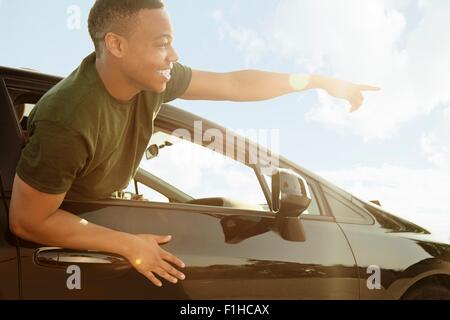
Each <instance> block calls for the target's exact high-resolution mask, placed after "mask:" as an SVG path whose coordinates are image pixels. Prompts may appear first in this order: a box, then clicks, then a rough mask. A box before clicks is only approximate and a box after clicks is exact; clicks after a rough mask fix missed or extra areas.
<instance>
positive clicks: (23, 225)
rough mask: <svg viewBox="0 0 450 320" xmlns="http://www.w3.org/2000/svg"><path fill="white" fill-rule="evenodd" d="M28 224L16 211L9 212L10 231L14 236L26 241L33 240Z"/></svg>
mask: <svg viewBox="0 0 450 320" xmlns="http://www.w3.org/2000/svg"><path fill="white" fill-rule="evenodd" d="M28 224H29V223H27V222H26V221H25V217H24V216H23V215H21V214H20V213H18V212H15V211H14V210H10V211H9V230H10V231H11V233H12V234H14V235H16V236H17V237H19V238H22V239H25V240H32V238H31V236H30V227H29V225H28Z"/></svg>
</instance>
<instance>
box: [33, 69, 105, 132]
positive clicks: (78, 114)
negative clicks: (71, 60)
mask: <svg viewBox="0 0 450 320" xmlns="http://www.w3.org/2000/svg"><path fill="white" fill-rule="evenodd" d="M102 99H103V96H102V95H100V94H99V93H98V90H96V88H95V83H94V81H93V80H92V79H90V78H89V77H86V76H85V75H83V74H82V73H81V71H80V70H79V69H77V70H75V71H74V72H73V73H72V74H70V75H69V76H68V77H67V78H64V79H63V80H61V81H60V82H59V83H57V84H56V85H55V86H54V87H53V88H51V89H50V90H49V91H48V92H47V93H46V94H45V95H44V96H42V98H41V99H40V100H39V101H38V103H37V104H36V106H35V108H34V110H33V111H32V114H31V115H30V120H29V121H30V122H29V124H30V126H33V124H34V123H35V122H38V121H46V122H50V123H53V124H55V125H58V126H60V127H68V128H72V129H74V130H79V129H80V126H79V124H80V123H82V122H86V121H88V122H89V121H91V120H92V119H95V118H96V114H97V113H98V112H99V108H96V106H99V105H101V104H102V103H103V101H102ZM80 121H81V122H80Z"/></svg>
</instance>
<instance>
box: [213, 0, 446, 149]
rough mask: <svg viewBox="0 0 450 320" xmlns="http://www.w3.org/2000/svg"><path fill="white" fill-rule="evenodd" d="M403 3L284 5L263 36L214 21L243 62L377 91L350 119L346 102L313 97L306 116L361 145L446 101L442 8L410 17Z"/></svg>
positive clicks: (428, 5)
mask: <svg viewBox="0 0 450 320" xmlns="http://www.w3.org/2000/svg"><path fill="white" fill-rule="evenodd" d="M411 4H412V2H410V1H393V0H379V1H370V2H369V1H360V0H340V1H334V0H320V1H319V0H304V1H295V0H286V1H282V2H280V4H279V5H278V7H277V9H276V10H275V12H274V14H273V18H272V21H271V22H268V23H267V24H265V25H266V29H261V30H252V29H250V28H248V27H243V26H232V25H230V24H229V23H228V22H227V21H226V20H225V19H224V16H223V15H222V16H221V17H220V19H219V20H220V25H221V27H222V31H223V35H224V36H228V37H230V38H231V39H232V40H234V41H235V42H236V43H237V44H238V47H239V48H241V49H242V50H244V52H245V54H246V60H247V62H248V63H256V62H258V61H259V60H260V59H261V58H262V57H264V56H267V57H269V55H270V56H273V55H276V56H279V57H284V58H285V59H289V60H291V61H294V62H295V63H296V65H297V66H298V68H299V70H303V71H308V72H318V73H325V74H329V75H333V76H335V77H337V78H342V79H346V80H349V81H353V82H357V83H368V84H373V85H377V86H380V87H381V88H382V91H380V92H372V93H365V97H366V100H365V103H364V105H363V107H362V108H361V109H360V110H359V111H358V112H356V113H353V114H349V113H348V107H349V106H348V104H347V102H344V101H338V100H337V99H334V98H330V97H328V96H326V95H325V94H321V93H320V92H318V104H317V106H314V107H313V108H312V109H311V110H310V111H309V112H308V113H307V115H306V116H307V118H308V119H310V120H313V121H317V122H320V123H322V124H324V125H327V126H330V127H332V128H336V129H339V130H348V131H351V132H354V133H355V134H358V135H360V136H362V137H363V138H364V139H366V140H371V139H388V138H389V137H391V136H392V135H393V134H395V133H396V131H397V130H398V129H399V128H400V126H401V125H402V124H404V123H406V122H408V121H410V120H412V119H414V118H416V117H419V116H422V115H425V114H427V113H429V112H430V111H431V110H432V109H434V108H436V107H438V106H439V105H442V103H446V102H449V101H450V90H448V84H449V83H450V73H449V72H447V71H446V70H450V37H446V36H445V34H446V30H450V19H448V15H449V14H450V1H419V2H416V5H417V8H418V9H417V10H419V14H418V17H416V16H414V15H408V14H407V12H408V5H411ZM408 18H410V19H416V20H420V21H408ZM408 26H409V28H408ZM261 35H264V37H262V36H261Z"/></svg>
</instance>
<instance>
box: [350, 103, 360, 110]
mask: <svg viewBox="0 0 450 320" xmlns="http://www.w3.org/2000/svg"><path fill="white" fill-rule="evenodd" d="M351 105H352V107H351V109H350V112H354V111H356V110H358V109H359V107H360V106H361V103H358V102H357V101H352V102H351Z"/></svg>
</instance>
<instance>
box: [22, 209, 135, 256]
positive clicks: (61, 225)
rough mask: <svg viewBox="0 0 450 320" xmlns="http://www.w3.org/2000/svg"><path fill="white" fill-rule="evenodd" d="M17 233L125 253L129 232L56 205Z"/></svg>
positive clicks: (50, 242)
mask: <svg viewBox="0 0 450 320" xmlns="http://www.w3.org/2000/svg"><path fill="white" fill-rule="evenodd" d="M19 236H20V237H22V238H24V239H26V240H29V241H33V242H36V243H41V244H45V245H48V246H55V247H63V248H69V249H78V250H95V251H103V252H111V253H116V254H119V255H125V253H126V252H127V251H128V249H129V248H128V245H129V243H130V241H129V240H130V238H132V237H133V235H131V234H127V233H124V232H119V231H115V230H111V229H108V228H106V227H102V226H99V225H96V224H93V223H90V222H88V221H86V220H84V219H81V218H79V217H77V216H76V215H74V214H72V213H70V212H67V211H64V210H61V209H58V210H56V211H55V212H54V213H53V214H51V215H49V216H48V217H47V218H46V219H44V220H43V221H40V222H39V223H36V224H34V225H25V226H22V227H21V228H20V232H19Z"/></svg>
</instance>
